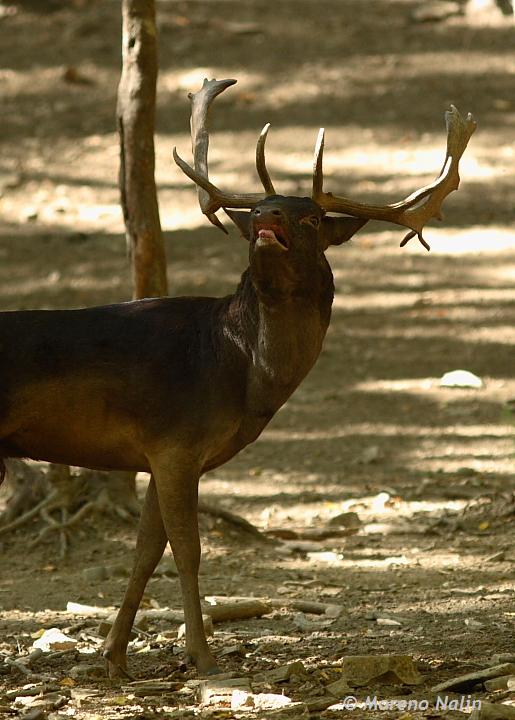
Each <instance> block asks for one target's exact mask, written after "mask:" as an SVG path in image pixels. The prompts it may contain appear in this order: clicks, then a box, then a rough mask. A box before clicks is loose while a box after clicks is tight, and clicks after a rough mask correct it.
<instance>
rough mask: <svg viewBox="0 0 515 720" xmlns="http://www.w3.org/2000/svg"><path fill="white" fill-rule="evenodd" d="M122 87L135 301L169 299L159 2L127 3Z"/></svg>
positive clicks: (123, 180)
mask: <svg viewBox="0 0 515 720" xmlns="http://www.w3.org/2000/svg"><path fill="white" fill-rule="evenodd" d="M122 23H123V37H122V75H121V79H120V84H119V86H118V104H117V119H118V130H119V133H120V178H119V182H120V192H121V202H122V209H123V215H124V220H125V229H126V236H127V245H128V249H129V253H130V256H131V260H132V277H133V297H134V298H143V297H157V296H159V295H166V293H167V279H166V260H165V251H164V243H163V235H162V231H161V222H160V220H159V207H158V202H157V192H156V184H155V178H154V169H155V153H154V125H155V107H156V81H157V71H158V62H157V34H156V11H155V1H154V0H122Z"/></svg>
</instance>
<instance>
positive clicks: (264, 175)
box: [256, 123, 276, 195]
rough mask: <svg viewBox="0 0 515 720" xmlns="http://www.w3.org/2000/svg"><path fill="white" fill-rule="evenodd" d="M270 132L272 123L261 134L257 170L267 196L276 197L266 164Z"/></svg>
mask: <svg viewBox="0 0 515 720" xmlns="http://www.w3.org/2000/svg"><path fill="white" fill-rule="evenodd" d="M269 130H270V123H267V124H266V125H265V127H264V128H263V129H262V130H261V134H260V136H259V138H258V141H257V145H256V168H257V171H258V175H259V179H260V180H261V183H262V185H263V187H264V188H265V191H266V194H267V195H275V194H276V192H275V189H274V186H273V183H272V180H271V179H270V175H269V173H268V170H267V167H266V162H265V143H266V138H267V135H268V131H269Z"/></svg>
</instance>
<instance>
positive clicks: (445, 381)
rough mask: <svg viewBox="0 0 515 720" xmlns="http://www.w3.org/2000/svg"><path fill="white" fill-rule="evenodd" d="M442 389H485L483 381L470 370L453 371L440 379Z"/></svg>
mask: <svg viewBox="0 0 515 720" xmlns="http://www.w3.org/2000/svg"><path fill="white" fill-rule="evenodd" d="M440 387H448V388H453V387H456V388H475V389H476V390H478V389H479V388H482V387H483V381H482V380H481V378H479V377H478V376H477V375H474V373H471V372H469V371H468V370H452V371H451V372H447V373H445V375H443V376H442V377H441V378H440Z"/></svg>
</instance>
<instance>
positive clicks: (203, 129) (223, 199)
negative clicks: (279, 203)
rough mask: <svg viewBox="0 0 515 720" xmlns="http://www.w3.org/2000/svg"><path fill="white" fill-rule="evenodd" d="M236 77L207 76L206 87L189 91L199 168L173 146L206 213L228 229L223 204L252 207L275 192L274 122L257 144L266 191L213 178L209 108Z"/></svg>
mask: <svg viewBox="0 0 515 720" xmlns="http://www.w3.org/2000/svg"><path fill="white" fill-rule="evenodd" d="M235 83H236V80H208V79H207V78H206V79H205V80H204V83H203V85H202V88H201V89H200V90H199V91H198V92H196V93H189V94H188V97H189V99H190V100H191V142H192V149H193V162H194V166H195V169H193V168H192V167H191V166H190V165H188V163H186V162H184V160H183V159H182V158H181V157H179V155H178V153H177V150H176V148H174V149H173V158H174V160H175V162H176V163H177V165H178V166H179V167H180V168H181V170H182V171H183V173H184V174H185V175H187V176H188V177H189V178H191V180H193V182H194V183H196V184H197V185H198V186H199V190H198V197H199V204H200V208H201V210H202V212H203V213H204V215H206V216H207V218H208V219H209V221H210V222H212V223H213V225H216V226H217V227H219V228H220V229H221V230H223V231H224V232H227V230H226V229H225V228H224V226H223V225H222V223H221V222H220V220H219V219H218V218H217V217H216V215H215V213H216V211H217V210H220V208H224V207H226V208H252V207H254V206H255V205H257V203H258V202H260V201H261V200H264V198H266V197H267V196H269V195H275V190H274V186H273V184H272V181H271V180H270V175H269V174H268V170H267V168H266V163H265V142H266V136H267V134H268V130H269V128H270V123H268V124H267V125H265V127H264V128H263V130H262V131H261V135H260V136H259V139H258V142H257V146H256V167H257V171H258V175H259V177H260V179H261V182H262V183H263V187H264V188H265V192H264V193H248V194H242V193H233V194H230V193H224V192H222V190H219V189H218V188H217V187H216V186H215V185H213V184H212V183H211V182H209V171H208V162H207V154H208V148H209V133H208V130H207V116H208V111H209V108H210V106H211V103H212V102H213V100H214V99H215V98H216V97H217V95H219V94H220V93H221V92H223V91H224V90H225V89H226V88H228V87H230V86H231V85H234V84H235Z"/></svg>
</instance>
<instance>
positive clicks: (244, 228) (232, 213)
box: [224, 208, 250, 242]
mask: <svg viewBox="0 0 515 720" xmlns="http://www.w3.org/2000/svg"><path fill="white" fill-rule="evenodd" d="M224 212H226V213H227V215H229V217H230V218H231V220H232V221H233V223H234V224H235V225H236V227H238V228H239V229H240V231H241V234H242V235H243V237H244V238H245V239H246V240H248V241H249V242H250V212H245V211H244V210H227V209H226V208H224Z"/></svg>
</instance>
